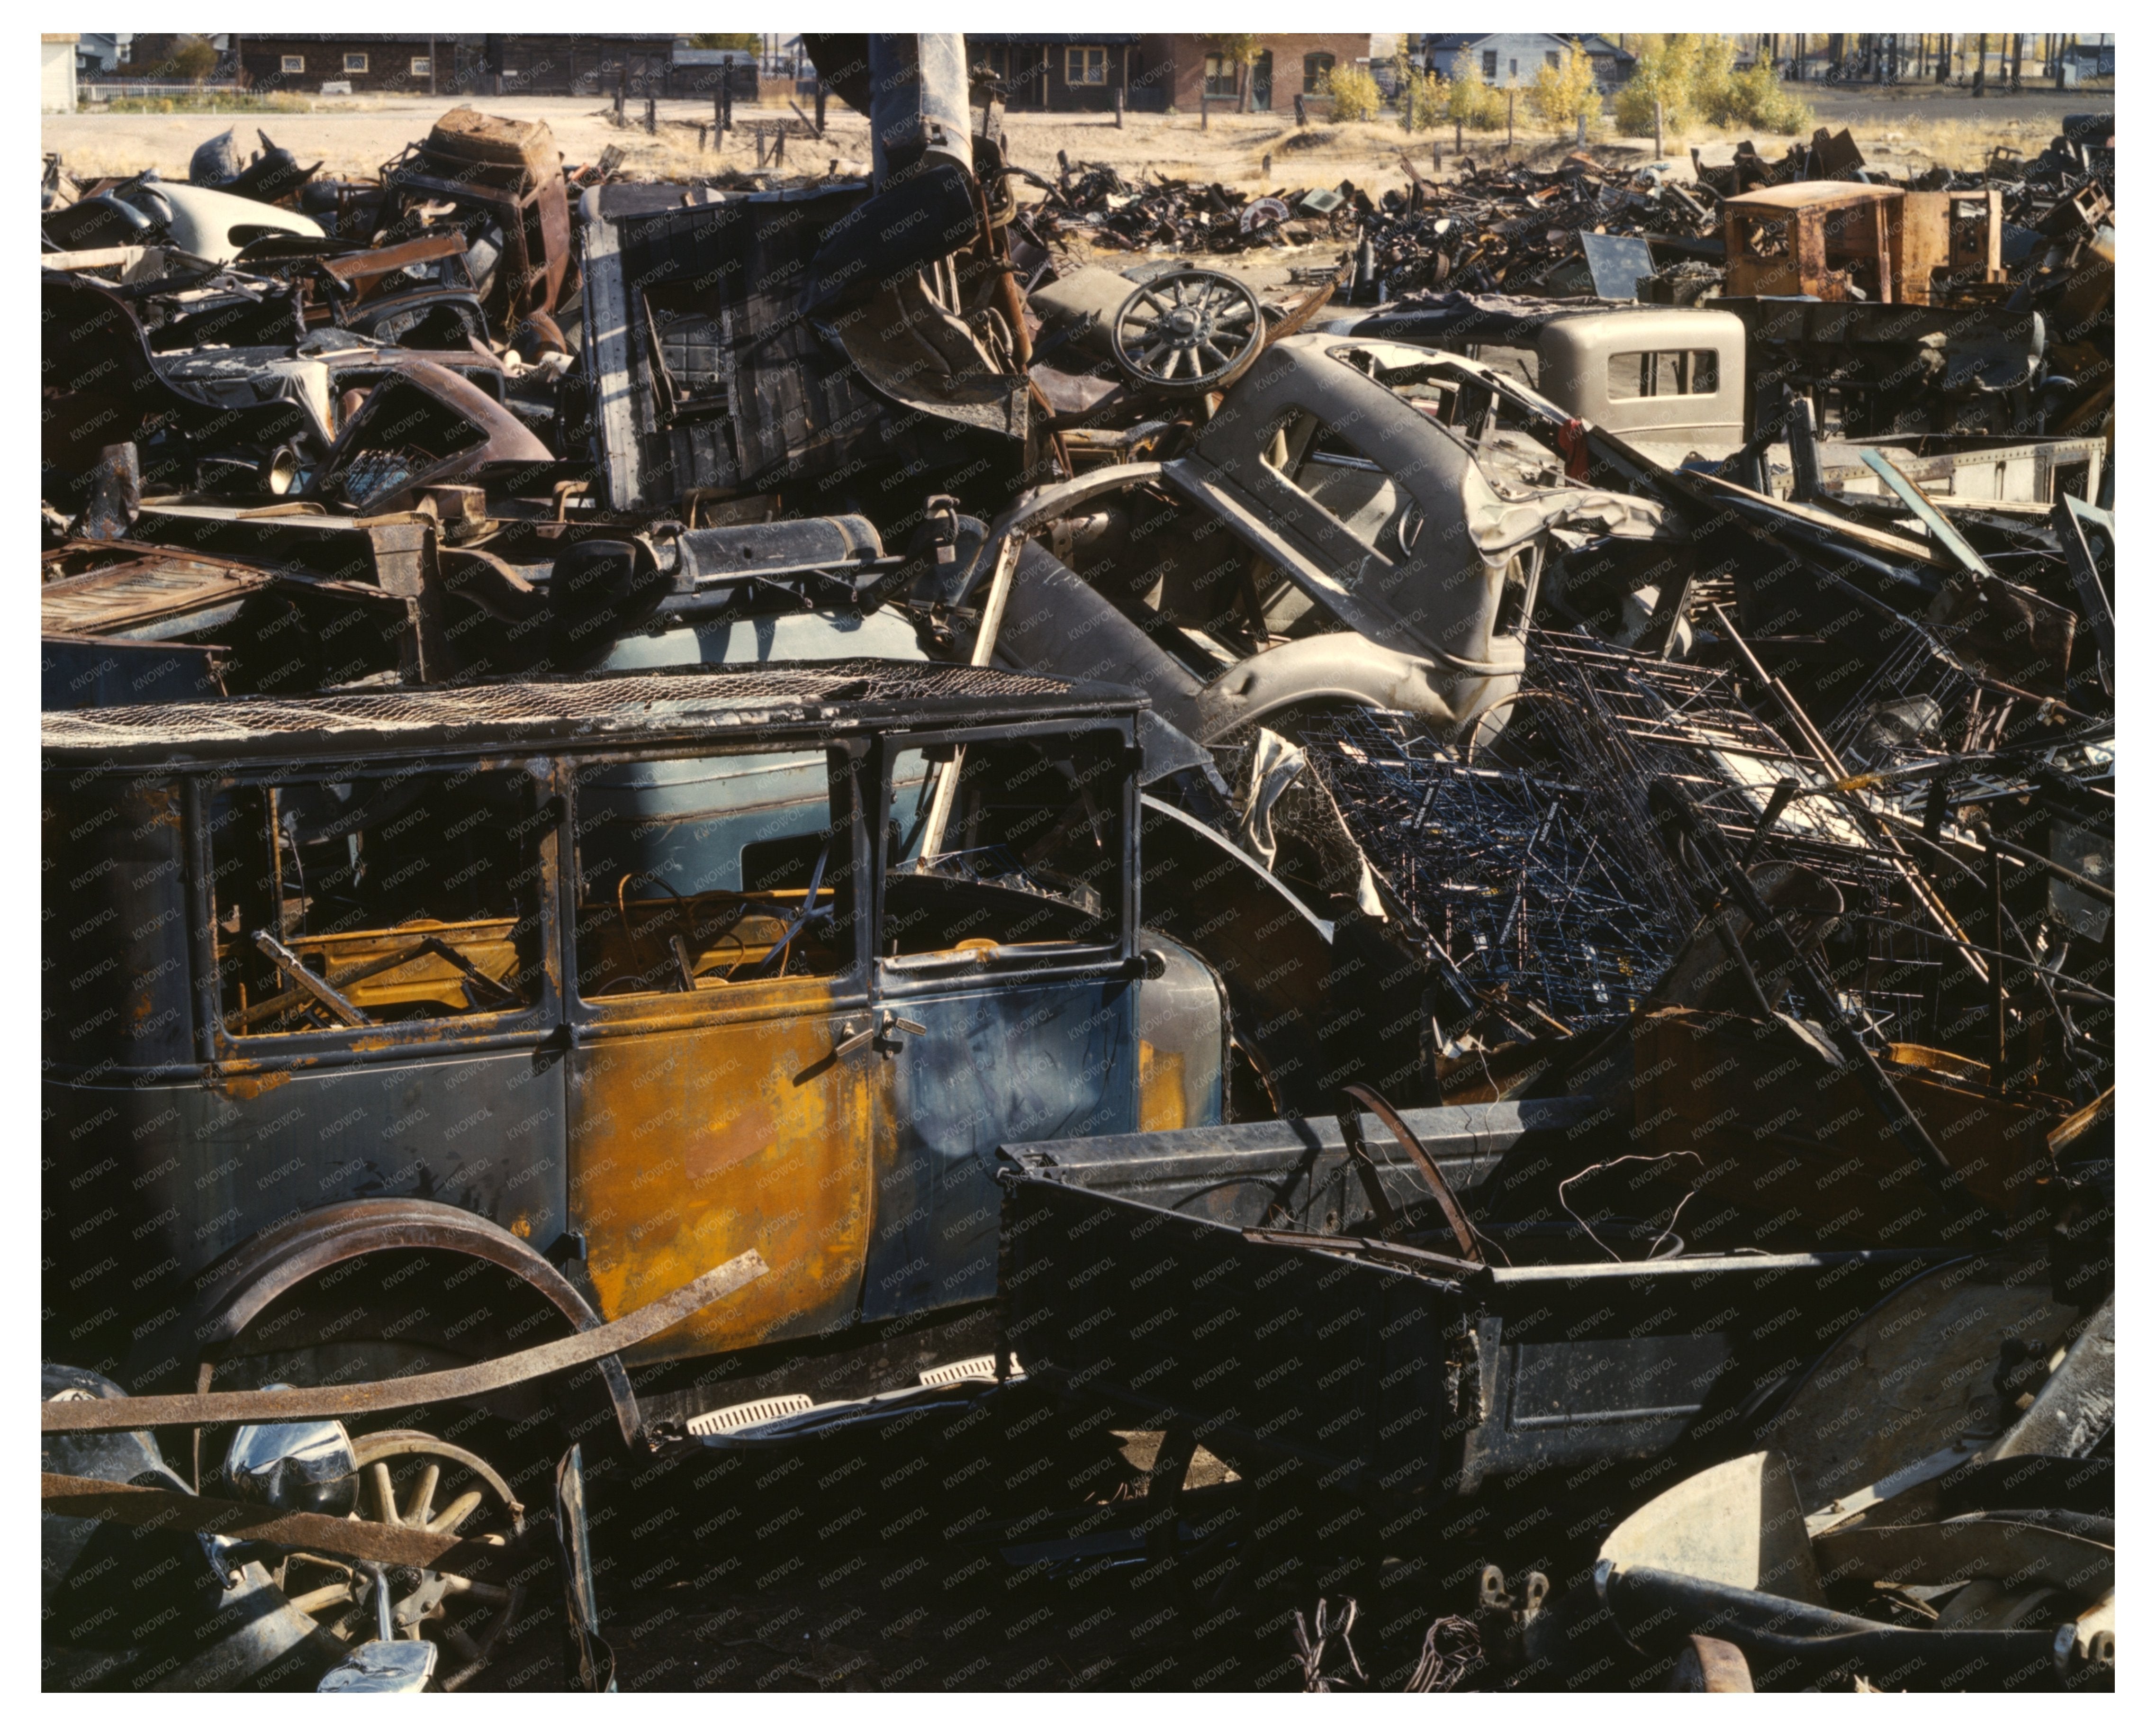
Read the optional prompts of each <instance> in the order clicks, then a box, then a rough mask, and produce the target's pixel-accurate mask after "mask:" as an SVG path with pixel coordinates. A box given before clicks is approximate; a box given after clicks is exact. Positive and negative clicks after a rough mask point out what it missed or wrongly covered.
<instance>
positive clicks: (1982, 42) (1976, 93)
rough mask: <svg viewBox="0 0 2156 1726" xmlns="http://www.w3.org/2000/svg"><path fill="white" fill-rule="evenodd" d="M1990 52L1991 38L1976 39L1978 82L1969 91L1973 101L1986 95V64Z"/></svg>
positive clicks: (1981, 37)
mask: <svg viewBox="0 0 2156 1726" xmlns="http://www.w3.org/2000/svg"><path fill="white" fill-rule="evenodd" d="M1990 52H1991V38H1990V37H1989V36H1979V37H1978V38H1977V39H1976V81H1975V82H1974V84H1972V85H1970V86H1969V96H1970V99H1971V100H1977V99H1979V98H1981V97H1982V96H1983V95H1984V58H1985V56H1986V55H1988V54H1989V53H1990Z"/></svg>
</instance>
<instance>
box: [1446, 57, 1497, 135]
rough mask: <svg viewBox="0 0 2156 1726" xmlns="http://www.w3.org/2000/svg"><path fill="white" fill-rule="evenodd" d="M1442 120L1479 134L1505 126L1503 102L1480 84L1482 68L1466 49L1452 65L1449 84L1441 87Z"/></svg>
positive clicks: (1485, 86) (1494, 93) (1488, 87)
mask: <svg viewBox="0 0 2156 1726" xmlns="http://www.w3.org/2000/svg"><path fill="white" fill-rule="evenodd" d="M1445 117H1446V118H1447V119H1450V120H1456V121H1460V124H1461V125H1463V126H1473V127H1474V128H1475V130H1476V131H1479V132H1486V131H1496V129H1497V128H1498V127H1499V126H1502V125H1503V124H1504V123H1505V99H1504V97H1503V96H1501V95H1499V94H1498V93H1497V92H1496V90H1492V89H1491V88H1490V86H1489V85H1486V84H1485V83H1484V82H1483V81H1482V68H1481V64H1479V63H1477V61H1476V58H1475V56H1474V55H1473V54H1470V53H1469V52H1468V51H1467V50H1466V49H1464V48H1463V49H1460V58H1459V59H1456V60H1455V61H1454V62H1453V63H1452V81H1451V82H1450V84H1448V85H1445Z"/></svg>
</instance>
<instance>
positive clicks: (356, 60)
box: [344, 54, 367, 72]
mask: <svg viewBox="0 0 2156 1726" xmlns="http://www.w3.org/2000/svg"><path fill="white" fill-rule="evenodd" d="M344 69H345V70H346V71H347V72H364V71H365V70H366V69H367V56H366V55H365V54H346V56H345V57H344Z"/></svg>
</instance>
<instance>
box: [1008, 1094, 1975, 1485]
mask: <svg viewBox="0 0 2156 1726" xmlns="http://www.w3.org/2000/svg"><path fill="white" fill-rule="evenodd" d="M1606 1114H1607V1111H1606V1110H1598V1109H1596V1108H1595V1107H1593V1106H1592V1100H1591V1099H1571V1098H1567V1099H1559V1100H1552V1101H1546V1102H1520V1103H1488V1104H1472V1105H1466V1106H1458V1107H1441V1108H1430V1109H1411V1110H1408V1111H1406V1112H1404V1113H1403V1115H1402V1116H1401V1117H1400V1119H1401V1121H1402V1122H1403V1124H1404V1126H1405V1128H1407V1130H1408V1133H1410V1134H1412V1135H1413V1137H1414V1139H1415V1140H1416V1141H1417V1142H1418V1143H1417V1144H1416V1145H1415V1146H1414V1147H1412V1148H1411V1147H1409V1145H1407V1144H1405V1143H1403V1142H1402V1138H1401V1136H1400V1135H1399V1134H1398V1133H1387V1132H1386V1131H1385V1130H1383V1129H1382V1128H1376V1127H1374V1126H1373V1128H1371V1130H1370V1131H1369V1133H1368V1138H1367V1142H1366V1143H1357V1144H1355V1145H1353V1147H1351V1145H1350V1143H1349V1141H1348V1139H1347V1137H1346V1136H1345V1134H1344V1133H1343V1130H1342V1126H1341V1125H1340V1124H1339V1123H1337V1122H1333V1121H1331V1120H1318V1119H1307V1120H1302V1121H1276V1122H1251V1123H1248V1124H1239V1125H1229V1126H1222V1127H1217V1128H1209V1129H1197V1130H1193V1131H1188V1132H1179V1133H1142V1134H1132V1135H1125V1136H1118V1137H1108V1138H1094V1139H1090V1140H1087V1139H1075V1140H1064V1141H1051V1142H1046V1143H1039V1144H1034V1145H1031V1146H1022V1147H1021V1146H1014V1147H1011V1148H1009V1150H1008V1151H1007V1152H1006V1153H1005V1158H1004V1160H1005V1164H1006V1167H1005V1168H1004V1171H1003V1174H1002V1180H1003V1183H1004V1223H1003V1251H1004V1306H1005V1330H1006V1334H1007V1335H1008V1336H1009V1338H1010V1341H1011V1345H1012V1347H1013V1348H1014V1349H1015V1350H1016V1351H1017V1352H1018V1354H1019V1356H1020V1358H1021V1359H1024V1363H1025V1367H1026V1370H1027V1372H1028V1373H1029V1374H1032V1375H1034V1376H1035V1377H1038V1378H1042V1379H1046V1380H1049V1381H1051V1382H1056V1383H1061V1384H1070V1385H1073V1386H1078V1385H1082V1386H1084V1387H1085V1390H1086V1393H1087V1394H1088V1395H1094V1396H1099V1397H1104V1398H1106V1399H1107V1400H1109V1401H1111V1402H1112V1403H1114V1404H1116V1405H1117V1406H1119V1407H1120V1408H1122V1409H1124V1410H1127V1411H1128V1413H1129V1415H1130V1416H1131V1418H1132V1419H1133V1420H1134V1421H1142V1424H1145V1425H1176V1424H1178V1423H1179V1424H1183V1425H1188V1426H1189V1427H1190V1428H1191V1429H1192V1430H1193V1431H1195V1432H1196V1433H1197V1434H1198V1435H1199V1436H1200V1437H1201V1438H1202V1439H1203V1440H1204V1443H1205V1444H1206V1446H1208V1448H1209V1449H1211V1450H1213V1451H1214V1452H1215V1453H1216V1454H1219V1456H1223V1457H1224V1458H1226V1459H1227V1460H1228V1461H1229V1462H1230V1463H1231V1464H1232V1465H1233V1466H1234V1467H1236V1468H1238V1469H1239V1470H1241V1471H1242V1472H1245V1473H1246V1474H1263V1473H1265V1472H1266V1471H1267V1470H1268V1469H1270V1468H1274V1467H1280V1466H1282V1465H1287V1466H1289V1467H1292V1468H1294V1469H1296V1470H1298V1471H1307V1472H1308V1476H1309V1478H1311V1479H1312V1480H1314V1481H1315V1482H1317V1484H1318V1485H1319V1486H1320V1487H1323V1488H1325V1489H1327V1490H1330V1491H1334V1492H1339V1493H1341V1494H1342V1495H1344V1496H1346V1497H1365V1498H1371V1499H1378V1498H1387V1499H1388V1500H1389V1502H1397V1501H1398V1500H1399V1499H1400V1498H1404V1497H1423V1498H1437V1499H1444V1498H1451V1497H1472V1496H1474V1495H1476V1493H1478V1492H1482V1491H1484V1490H1486V1488H1488V1487H1491V1486H1493V1485H1496V1484H1497V1483H1500V1482H1504V1481H1506V1480H1507V1479H1511V1478H1527V1479H1530V1480H1531V1479H1532V1478H1533V1477H1535V1476H1536V1475H1537V1474H1538V1473H1540V1472H1543V1471H1545V1470H1548V1469H1551V1468H1553V1467H1554V1468H1558V1469H1560V1470H1577V1469H1593V1468H1594V1467H1596V1465H1598V1464H1599V1465H1600V1466H1602V1467H1608V1466H1609V1463H1611V1462H1613V1461H1636V1460H1649V1459H1653V1458H1655V1457H1657V1456H1661V1455H1662V1454H1664V1453H1665V1452H1666V1451H1669V1450H1671V1448H1672V1447H1673V1446H1676V1445H1677V1444H1678V1443H1679V1442H1680V1441H1683V1440H1685V1439H1686V1436H1687V1435H1688V1434H1691V1433H1693V1432H1695V1431H1703V1432H1704V1433H1712V1432H1713V1431H1716V1430H1717V1426H1730V1427H1732V1432H1733V1425H1732V1418H1731V1416H1730V1415H1728V1414H1727V1413H1726V1412H1724V1413H1722V1416H1721V1419H1720V1420H1717V1419H1716V1415H1717V1411H1726V1410H1732V1409H1737V1408H1739V1407H1741V1406H1742V1405H1743V1404H1744V1403H1745V1401H1746V1400H1747V1399H1748V1398H1750V1397H1753V1396H1755V1395H1757V1394H1758V1393H1759V1392H1760V1391H1762V1390H1763V1389H1764V1388H1766V1387H1767V1386H1768V1385H1771V1384H1773V1383H1774V1380H1775V1379H1776V1378H1777V1376H1778V1375H1779V1374H1784V1373H1786V1372H1787V1370H1788V1363H1787V1357H1788V1355H1789V1353H1790V1352H1791V1341H1790V1338H1789V1336H1788V1335H1786V1334H1784V1330H1785V1328H1789V1329H1794V1330H1795V1331H1796V1332H1798V1333H1799V1334H1801V1335H1802V1336H1803V1337H1804V1338H1805V1340H1806V1343H1807V1346H1809V1347H1810V1348H1816V1347H1817V1346H1818V1343H1816V1342H1815V1341H1813V1340H1812V1333H1813V1331H1814V1330H1815V1328H1819V1327H1820V1326H1825V1329H1824V1331H1822V1332H1821V1334H1822V1335H1823V1336H1827V1337H1830V1336H1832V1335H1833V1334H1834V1333H1835V1332H1837V1331H1838V1330H1839V1329H1840V1328H1842V1327H1843V1326H1844V1325H1845V1324H1846V1323H1850V1322H1851V1321H1853V1320H1854V1319H1855V1318H1856V1317H1857V1316H1858V1315H1859V1314H1861V1312H1863V1311H1864V1310H1865V1309H1866V1307H1869V1306H1871V1304H1872V1302H1874V1301H1876V1299H1877V1298H1878V1297H1879V1296H1880V1294H1881V1293H1883V1292H1885V1291H1886V1289H1888V1288H1891V1287H1893V1286H1894V1285H1895V1284H1896V1283H1897V1282H1900V1281H1901V1280H1902V1279H1903V1278H1904V1277H1907V1276H1909V1275H1910V1274H1912V1272H1913V1271H1917V1270H1919V1269H1921V1268H1922V1266H1924V1265H1925V1264H1927V1263H1929V1262H1936V1261H1943V1260H1945V1259H1948V1258H1953V1257H1957V1256H1962V1255H1961V1254H1960V1252H1959V1251H1958V1250H1956V1251H1948V1250H1943V1249H1938V1248H1930V1247H1922V1246H1911V1247H1907V1248H1902V1249H1896V1250H1891V1251H1857V1252H1812V1253H1806V1252H1796V1253H1786V1254H1773V1255H1768V1254H1763V1253H1759V1252H1758V1251H1756V1250H1754V1251H1743V1252H1732V1253H1697V1254H1685V1253H1683V1252H1681V1251H1676V1252H1671V1253H1668V1254H1663V1255H1661V1256H1655V1254H1656V1253H1657V1251H1659V1248H1660V1247H1661V1246H1663V1245H1666V1244H1667V1243H1668V1241H1669V1239H1670V1237H1669V1236H1668V1235H1666V1234H1665V1235H1663V1237H1662V1239H1661V1241H1655V1240H1650V1239H1645V1238H1642V1239H1640V1240H1639V1241H1635V1242H1628V1243H1627V1244H1628V1245H1630V1250H1631V1251H1632V1252H1634V1253H1635V1254H1636V1255H1637V1256H1635V1257H1632V1258H1630V1259H1621V1260H1620V1259H1617V1258H1615V1257H1614V1256H1612V1254H1611V1251H1610V1249H1609V1248H1607V1247H1604V1246H1601V1245H1600V1244H1599V1241H1597V1239H1596V1237H1595V1236H1594V1232H1593V1231H1592V1230H1588V1229H1587V1228H1586V1227H1585V1225H1582V1224H1580V1223H1578V1221H1577V1220H1573V1219H1568V1218H1565V1217H1563V1216H1560V1217H1558V1219H1557V1220H1555V1221H1554V1222H1552V1221H1547V1220H1546V1221H1543V1222H1541V1223H1538V1224H1535V1225H1530V1226H1527V1227H1525V1228H1518V1227H1504V1228H1497V1227H1495V1226H1492V1227H1490V1228H1488V1229H1487V1230H1486V1225H1485V1222H1484V1221H1482V1220H1478V1219H1479V1218H1481V1217H1482V1216H1483V1213H1484V1212H1485V1210H1486V1208H1487V1205H1488V1202H1489V1200H1490V1199H1491V1197H1492V1196H1493V1194H1492V1193H1491V1191H1490V1190H1489V1189H1491V1188H1492V1187H1494V1186H1495V1185H1496V1184H1497V1183H1498V1182H1499V1181H1500V1180H1501V1179H1510V1176H1509V1175H1508V1174H1506V1171H1507V1170H1517V1169H1520V1168H1522V1167H1527V1168H1528V1169H1532V1168H1533V1167H1534V1166H1536V1165H1537V1164H1548V1163H1549V1162H1550V1161H1552V1160H1553V1159H1555V1158H1577V1157H1578V1154H1579V1151H1578V1147H1579V1146H1580V1145H1582V1144H1583V1143H1586V1144H1590V1145H1591V1144H1593V1143H1595V1142H1596V1141H1595V1138H1594V1135H1597V1134H1607V1133H1610V1132H1611V1131H1612V1130H1613V1129H1612V1128H1610V1126H1609V1124H1608V1123H1607V1122H1606V1120H1605V1118H1604V1117H1605V1116H1606ZM1362 1130H1363V1129H1362V1128H1361V1127H1360V1125H1359V1124H1358V1128H1357V1133H1358V1138H1360V1135H1361V1133H1362ZM1618 1142H1619V1143H1625V1141H1624V1140H1623V1138H1621V1135H1620V1138H1619V1140H1618ZM1611 1154H1620V1153H1617V1152H1614V1151H1613V1152H1612V1153H1611ZM1440 1189H1441V1190H1440ZM1447 1205H1450V1206H1451V1207H1452V1208H1454V1209H1455V1210H1460V1208H1461V1207H1464V1210H1461V1216H1462V1224H1463V1225H1464V1227H1465V1229H1466V1232H1467V1234H1468V1235H1469V1236H1470V1237H1471V1238H1470V1239H1469V1241H1468V1244H1467V1246H1466V1248H1465V1249H1463V1247H1462V1246H1461V1245H1460V1235H1459V1234H1458V1232H1457V1231H1456V1230H1455V1228H1454V1227H1453V1226H1451V1225H1449V1224H1448V1222H1447V1220H1446V1215H1447V1212H1446V1206H1447ZM1648 1232H1650V1233H1651V1231H1648ZM1604 1234H1605V1235H1609V1237H1610V1238H1622V1237H1620V1236H1618V1235H1614V1233H1613V1232H1612V1231H1611V1230H1609V1229H1608V1228H1607V1227H1605V1229H1604ZM1677 1244H1678V1246H1680V1247H1681V1242H1679V1243H1677ZM1163 1313H1169V1314H1173V1323H1163V1321H1162V1318H1161V1315H1162V1314H1163ZM1216 1333H1217V1334H1219V1335H1220V1336H1221V1337H1222V1338H1223V1342H1222V1343H1221V1344H1219V1345H1218V1346H1214V1347H1209V1348H1203V1349H1199V1348H1196V1347H1195V1346H1194V1344H1195V1343H1196V1341H1197V1340H1198V1339H1200V1338H1205V1337H1208V1336H1211V1335H1214V1334H1216ZM1193 1369H1195V1370H1193ZM1590 1477H1591V1476H1590Z"/></svg>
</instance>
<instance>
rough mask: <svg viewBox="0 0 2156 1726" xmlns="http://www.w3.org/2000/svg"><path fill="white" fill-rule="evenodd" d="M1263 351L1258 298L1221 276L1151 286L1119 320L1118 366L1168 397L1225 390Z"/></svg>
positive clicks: (1179, 274)
mask: <svg viewBox="0 0 2156 1726" xmlns="http://www.w3.org/2000/svg"><path fill="white" fill-rule="evenodd" d="M1263 347H1265V314H1264V312H1263V311H1261V310H1260V308H1259V306H1258V296H1257V295H1255V294H1253V293H1252V292H1251V291H1250V290H1249V289H1248V288H1246V287H1245V286H1244V285H1243V284H1242V283H1241V282H1240V281H1238V280H1235V277H1234V276H1232V275H1222V274H1221V273H1220V272H1219V270H1175V271H1173V272H1172V273H1171V274H1169V275H1163V276H1161V277H1159V278H1158V279H1157V280H1153V281H1150V282H1147V284H1146V285H1144V286H1142V287H1141V288H1139V289H1138V290H1137V292H1136V293H1134V294H1132V295H1131V296H1130V298H1129V299H1127V300H1126V301H1123V305H1122V310H1121V311H1118V312H1117V313H1116V330H1115V349H1116V364H1117V365H1118V366H1120V367H1122V369H1123V372H1124V373H1125V374H1126V375H1127V377H1129V378H1130V379H1131V380H1132V382H1133V383H1137V384H1139V385H1141V386H1142V387H1143V388H1147V389H1156V390H1162V391H1164V392H1166V393H1168V394H1170V395H1204V394H1205V393H1207V392H1209V391H1211V390H1216V389H1225V388H1227V387H1228V386H1229V384H1231V383H1234V382H1235V380H1236V379H1237V378H1240V377H1241V376H1242V375H1243V373H1244V372H1245V371H1246V370H1248V369H1249V367H1250V362H1252V361H1253V360H1255V359H1256V358H1257V357H1258V354H1259V352H1260V349H1262V348H1263Z"/></svg>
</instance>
